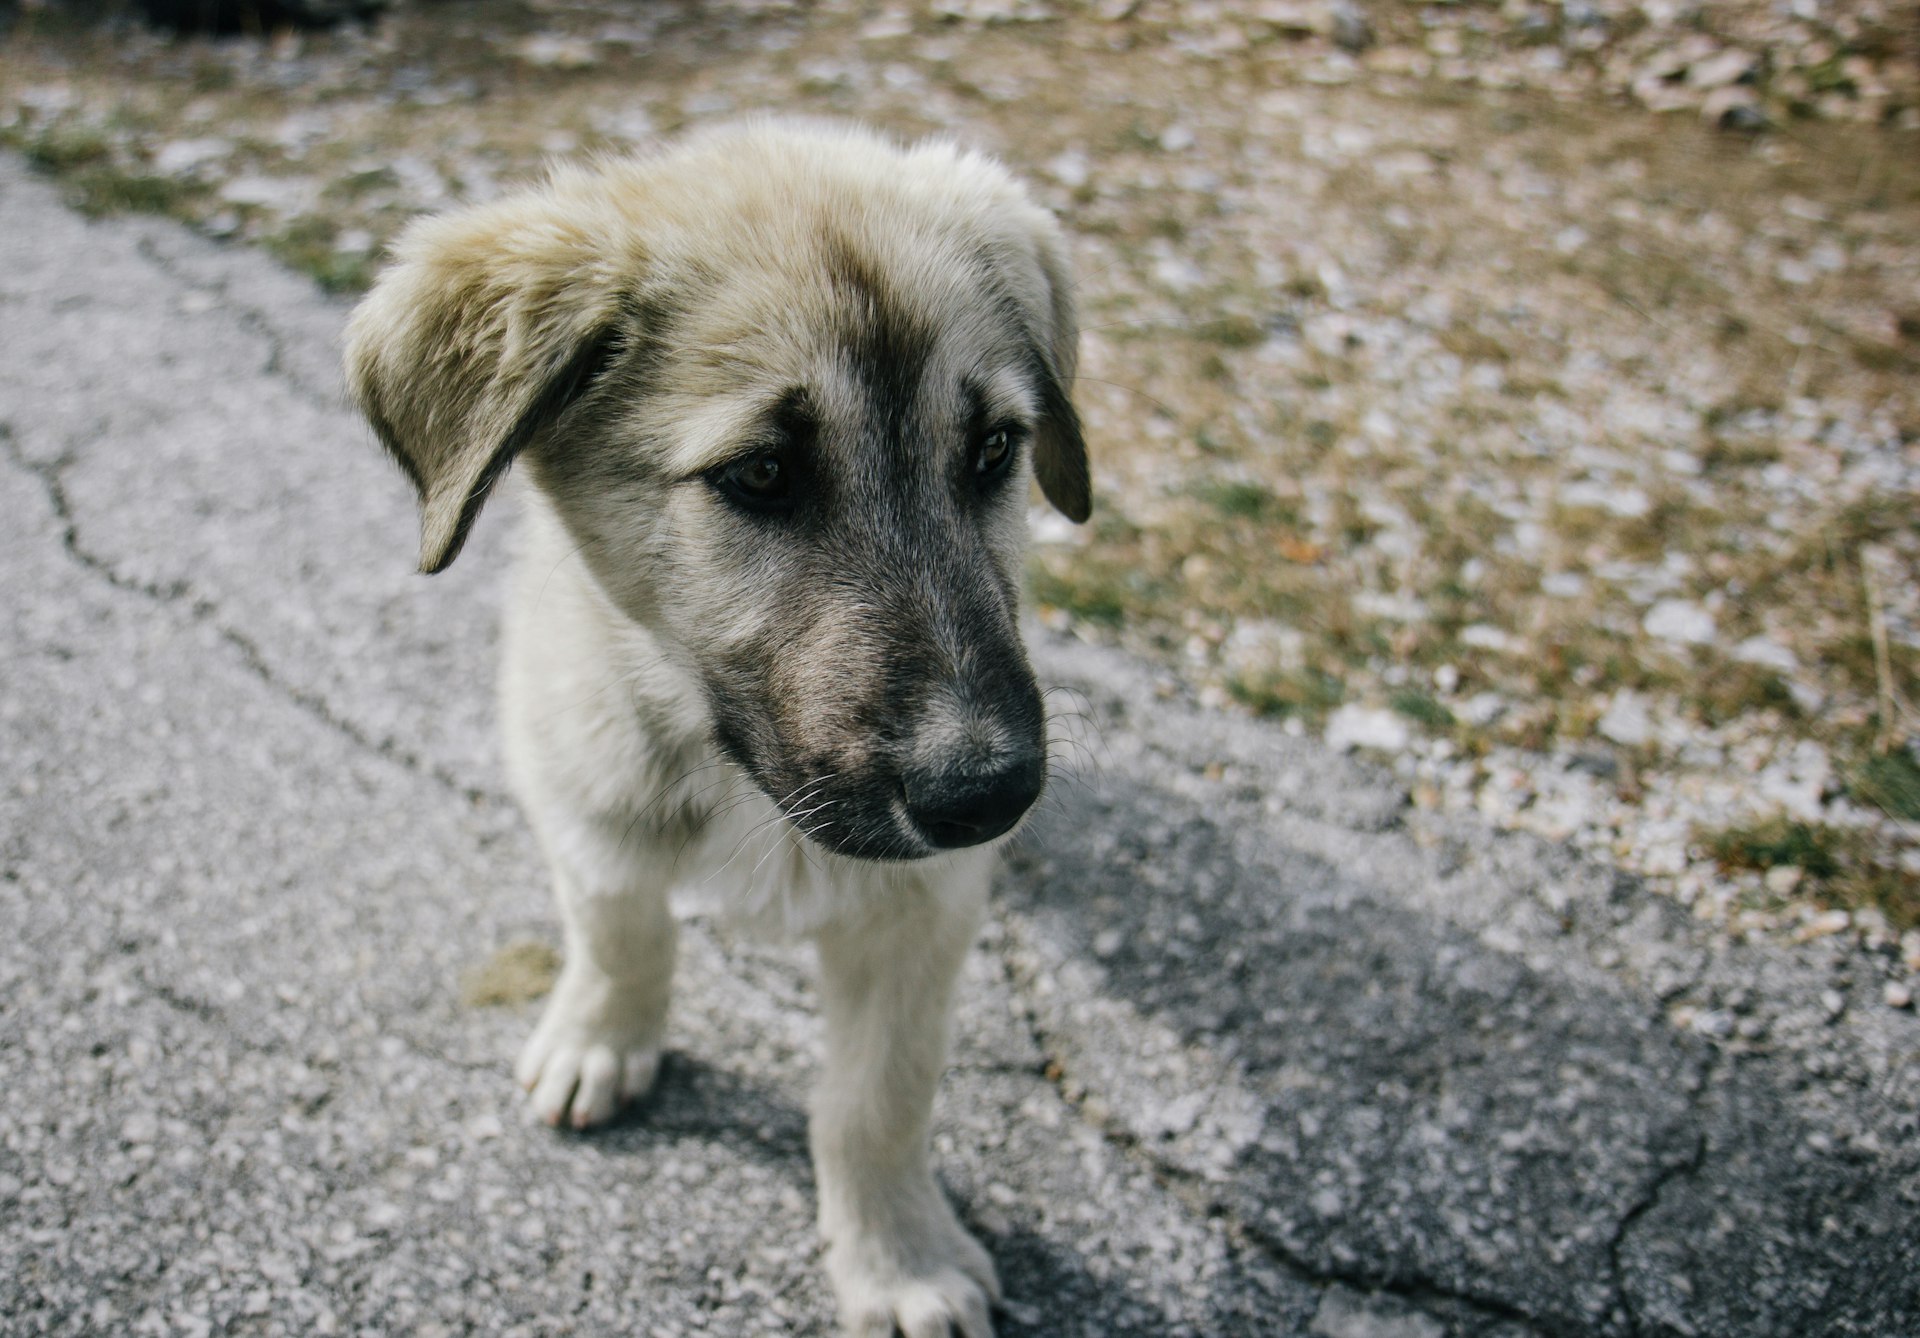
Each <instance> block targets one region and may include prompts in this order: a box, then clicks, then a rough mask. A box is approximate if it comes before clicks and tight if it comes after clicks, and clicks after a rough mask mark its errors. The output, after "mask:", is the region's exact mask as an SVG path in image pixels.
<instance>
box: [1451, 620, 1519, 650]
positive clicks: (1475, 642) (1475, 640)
mask: <svg viewBox="0 0 1920 1338" xmlns="http://www.w3.org/2000/svg"><path fill="white" fill-rule="evenodd" d="M1460 644H1461V645H1463V646H1472V647H1473V648H1474V649H1476V650H1514V649H1516V648H1517V647H1518V644H1519V643H1518V642H1516V641H1515V640H1514V639H1513V636H1512V635H1511V634H1510V633H1508V632H1506V631H1504V630H1502V629H1501V628H1498V627H1495V626H1494V625H1493V624H1492V623H1473V624H1471V625H1470V626H1467V627H1463V628H1461V629H1460Z"/></svg>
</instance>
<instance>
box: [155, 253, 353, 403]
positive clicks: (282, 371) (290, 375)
mask: <svg viewBox="0 0 1920 1338" xmlns="http://www.w3.org/2000/svg"><path fill="white" fill-rule="evenodd" d="M134 251H135V253H136V254H138V255H139V256H140V258H141V259H142V260H145V261H146V262H147V263H148V264H150V265H152V266H153V267H154V269H156V270H158V271H159V272H160V274H161V275H162V277H164V278H166V279H167V280H169V281H170V282H172V283H174V284H177V285H178V286H180V287H182V288H184V289H186V290H187V291H188V292H191V293H198V294H201V295H203V296H206V297H212V298H215V299H217V300H218V301H219V302H221V303H222V304H223V306H224V308H225V309H226V311H228V312H229V313H230V314H231V315H232V316H233V318H234V320H235V322H236V323H237V324H238V325H239V326H240V328H241V329H243V330H246V331H248V332H250V333H252V334H255V335H258V336H259V337H260V339H261V340H262V341H263V342H264V343H265V344H266V346H267V361H266V364H265V366H264V367H262V369H261V370H262V371H263V372H264V373H265V374H266V375H267V376H269V377H273V378H276V379H278V380H280V381H282V382H284V383H285V384H286V385H288V386H290V387H291V388H292V389H293V390H294V391H296V392H297V393H298V394H299V396H300V398H302V399H304V400H305V401H306V402H307V403H308V405H310V406H311V407H313V408H316V409H320V410H322V411H324V412H328V413H338V412H340V411H342V410H344V409H345V408H346V407H347V405H346V399H345V397H344V396H343V395H341V394H339V393H337V392H332V391H329V390H326V389H323V388H322V387H319V386H316V385H314V384H313V383H311V382H310V381H308V380H307V378H306V377H304V376H302V375H301V374H300V373H299V372H298V371H296V370H295V369H294V367H293V365H292V362H291V360H290V359H289V358H288V356H287V336H286V335H285V334H283V333H282V332H281V331H280V330H279V328H278V327H276V326H275V325H274V324H273V322H272V321H271V320H270V319H269V318H268V316H267V315H266V313H265V312H263V311H261V310H260V308H258V307H255V306H250V305H248V304H247V303H245V302H241V301H239V300H237V299H236V298H235V297H234V296H233V289H232V285H231V284H230V283H228V282H226V281H224V280H223V281H221V282H218V283H203V282H201V281H199V280H197V279H195V278H193V277H192V276H191V275H189V274H188V273H187V272H186V271H185V270H184V269H182V268H181V266H180V265H179V263H178V262H177V261H175V260H174V259H173V258H172V257H170V256H168V255H167V254H166V253H165V252H164V251H162V250H161V248H160V247H159V246H158V245H157V244H155V242H154V240H153V239H152V238H151V237H142V238H140V239H139V240H138V241H136V242H135V243H134Z"/></svg>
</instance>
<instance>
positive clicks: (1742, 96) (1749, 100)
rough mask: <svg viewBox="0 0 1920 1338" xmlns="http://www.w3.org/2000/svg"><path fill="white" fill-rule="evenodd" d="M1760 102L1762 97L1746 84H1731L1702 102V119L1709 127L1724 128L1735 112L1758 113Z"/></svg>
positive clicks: (1718, 89) (1708, 95)
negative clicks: (1718, 126) (1717, 126)
mask: <svg viewBox="0 0 1920 1338" xmlns="http://www.w3.org/2000/svg"><path fill="white" fill-rule="evenodd" d="M1759 100H1760V95H1759V94H1758V93H1755V92H1754V91H1753V90H1752V89H1751V88H1748V87H1747V86H1746V85H1745V84H1729V85H1728V86H1727V87H1725V88H1716V89H1714V90H1713V92H1711V93H1709V94H1707V96H1706V97H1705V98H1704V99H1702V100H1701V103H1700V119H1701V120H1703V121H1705V122H1706V123H1707V124H1708V125H1720V126H1724V125H1726V121H1727V118H1728V117H1729V116H1730V115H1732V114H1733V113H1734V112H1735V111H1738V110H1745V111H1750V112H1756V113H1757V107H1758V103H1759ZM1727 128H1728V129H1732V128H1733V127H1731V126H1729V127H1727Z"/></svg>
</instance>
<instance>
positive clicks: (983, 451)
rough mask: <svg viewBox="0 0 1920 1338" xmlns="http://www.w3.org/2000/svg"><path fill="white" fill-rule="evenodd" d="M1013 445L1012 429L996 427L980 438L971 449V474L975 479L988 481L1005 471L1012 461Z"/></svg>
mask: <svg viewBox="0 0 1920 1338" xmlns="http://www.w3.org/2000/svg"><path fill="white" fill-rule="evenodd" d="M1014 444H1015V439H1014V434H1013V429H1012V428H1005V427H997V428H995V429H993V431H991V432H989V433H987V435H986V436H984V437H982V438H980V441H979V443H978V444H977V445H975V446H974V448H973V472H974V475H975V477H977V478H981V479H989V478H992V477H994V476H995V475H996V474H999V473H1000V472H1002V471H1003V470H1005V469H1006V467H1007V463H1008V462H1009V461H1010V460H1012V459H1013V448H1014Z"/></svg>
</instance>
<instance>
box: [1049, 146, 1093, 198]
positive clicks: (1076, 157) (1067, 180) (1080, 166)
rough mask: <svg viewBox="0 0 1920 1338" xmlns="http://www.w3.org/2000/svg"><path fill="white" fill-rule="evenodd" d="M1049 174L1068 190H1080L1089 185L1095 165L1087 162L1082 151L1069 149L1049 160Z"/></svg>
mask: <svg viewBox="0 0 1920 1338" xmlns="http://www.w3.org/2000/svg"><path fill="white" fill-rule="evenodd" d="M1047 172H1048V173H1049V175H1051V176H1052V177H1053V179H1054V180H1055V181H1057V182H1059V183H1060V184H1061V185H1062V186H1065V187H1066V188H1067V189H1068V190H1078V189H1080V187H1082V186H1084V185H1086V184H1087V179H1088V177H1089V176H1090V175H1091V174H1092V172H1093V164H1091V163H1090V162H1088V161H1087V155H1086V154H1084V153H1082V152H1080V150H1078V149H1068V150H1067V151H1066V152H1065V153H1062V154H1058V155H1056V156H1055V157H1053V158H1051V159H1049V160H1048V162H1047Z"/></svg>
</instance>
